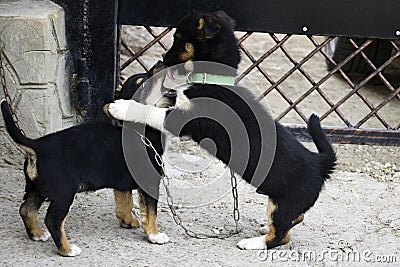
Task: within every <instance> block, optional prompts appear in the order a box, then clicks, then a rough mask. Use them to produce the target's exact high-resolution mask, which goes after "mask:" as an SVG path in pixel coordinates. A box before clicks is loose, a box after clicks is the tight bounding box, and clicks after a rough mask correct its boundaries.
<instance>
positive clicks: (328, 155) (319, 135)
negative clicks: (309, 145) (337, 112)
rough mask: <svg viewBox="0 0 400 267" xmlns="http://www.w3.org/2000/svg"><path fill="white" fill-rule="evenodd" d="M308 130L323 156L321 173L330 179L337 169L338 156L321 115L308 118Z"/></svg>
mask: <svg viewBox="0 0 400 267" xmlns="http://www.w3.org/2000/svg"><path fill="white" fill-rule="evenodd" d="M308 131H309V133H310V135H311V137H312V139H313V141H314V143H315V145H316V147H317V149H318V152H319V155H320V157H321V164H322V166H321V167H322V168H321V175H322V176H323V177H324V178H325V179H328V178H329V177H330V176H329V175H330V174H331V173H332V172H333V170H334V169H335V166H336V161H337V158H336V153H335V151H334V150H333V147H332V145H331V143H330V142H329V140H328V138H327V137H326V135H325V133H324V131H323V130H322V128H321V123H320V120H319V117H318V116H317V115H315V114H312V115H311V116H310V118H309V119H308Z"/></svg>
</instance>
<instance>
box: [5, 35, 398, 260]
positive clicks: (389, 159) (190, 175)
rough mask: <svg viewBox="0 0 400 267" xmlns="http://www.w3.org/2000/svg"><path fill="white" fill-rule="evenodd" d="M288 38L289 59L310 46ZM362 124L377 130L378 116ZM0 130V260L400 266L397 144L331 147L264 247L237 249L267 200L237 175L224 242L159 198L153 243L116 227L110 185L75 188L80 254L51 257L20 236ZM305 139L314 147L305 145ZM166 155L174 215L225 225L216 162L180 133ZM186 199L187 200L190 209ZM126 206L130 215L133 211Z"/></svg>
mask: <svg viewBox="0 0 400 267" xmlns="http://www.w3.org/2000/svg"><path fill="white" fill-rule="evenodd" d="M156 30H158V31H159V29H156ZM124 31H125V34H130V36H128V42H130V43H132V44H135V45H136V46H137V47H136V48H134V49H139V48H140V46H141V42H145V41H146V40H144V39H145V35H144V32H143V31H142V32H140V31H137V32H136V33H135V34H132V28H130V29H124ZM146 38H147V37H146ZM252 38H253V39H251V40H248V41H246V42H248V43H247V45H249V46H251V47H252V48H253V50H254V51H258V50H261V48H263V47H265V46H266V45H270V44H271V42H273V41H272V40H271V39H270V38H269V39H268V38H265V37H263V36H261V35H255V36H254V37H252ZM165 42H167V43H168V42H170V41H168V40H166V41H165ZM290 45H291V48H292V50H293V51H294V52H293V53H294V55H296V57H299V56H301V55H303V54H305V53H307V51H308V50H309V49H310V45H309V43H307V42H306V41H305V40H304V39H301V38H300V39H299V38H297V37H294V38H293V41H292V42H291V43H290ZM161 53H162V49H160V48H154V49H152V50H151V51H149V52H148V53H146V55H145V56H144V60H145V61H146V62H147V63H148V65H151V64H153V63H154V62H155V60H156V58H159V55H160V54H161ZM122 58H126V56H125V55H123V56H122ZM243 64H244V65H242V66H241V68H242V69H244V68H245V67H246V64H249V62H247V61H246V60H244V63H243ZM265 64H267V65H266V66H265V67H266V68H268V69H269V70H270V71H271V72H272V73H273V75H278V74H279V73H282V72H283V71H285V68H288V66H290V65H289V64H288V62H287V61H284V60H282V58H280V57H279V56H277V57H276V58H272V59H271V61H269V62H268V63H265ZM268 64H269V65H268ZM305 67H306V66H305ZM307 68H308V70H309V71H310V72H311V73H312V74H313V75H315V77H321V75H323V74H324V73H325V72H326V69H325V67H324V61H323V59H321V58H319V59H315V60H313V61H311V62H310V63H308V64H307ZM139 71H141V70H140V68H139V67H138V66H137V65H136V66H135V65H132V66H131V67H129V68H128V69H127V70H126V71H125V72H124V73H123V74H124V75H125V76H128V75H130V74H132V73H135V72H139ZM254 75H255V76H251V77H250V78H251V79H252V80H254V81H255V83H256V84H257V86H259V87H261V88H264V87H266V86H267V85H266V84H265V82H263V81H262V80H261V79H259V78H257V77H256V76H257V74H254ZM274 79H278V76H276V77H274ZM324 86H326V90H327V91H328V92H330V93H331V96H332V97H340V96H341V95H342V94H343V93H344V91H345V90H349V89H348V88H347V87H346V85H345V84H344V83H343V81H342V80H341V79H339V78H338V77H333V78H332V79H329V80H328V82H327V83H326V84H325V85H324ZM309 87H310V84H307V81H304V79H303V78H301V76H299V75H294V77H293V79H292V80H290V81H288V82H287V83H285V84H283V85H282V88H285V90H287V92H290V93H292V94H293V96H295V95H298V94H299V93H300V92H301V90H303V91H304V88H309ZM333 88H335V89H334V91H332V90H333ZM337 88H339V89H337ZM341 89H343V91H342V90H341ZM363 92H364V93H365V94H367V95H368V97H370V98H371V99H372V100H371V101H374V103H378V102H379V101H381V99H382V98H383V97H384V96H385V94H387V92H386V91H385V90H384V89H382V88H378V87H376V86H372V85H371V86H368V87H367V88H365V89H364V91H363ZM274 97H276V99H275V98H272V99H269V103H270V106H271V109H272V110H273V112H274V113H279V111H281V110H282V109H284V108H285V107H286V106H287V104H285V103H283V102H282V100H277V99H280V98H278V96H277V95H275V96H274ZM316 99H318V97H317V96H315V97H314V98H310V102H306V103H304V105H303V107H302V108H304V110H305V114H306V115H308V114H309V113H311V112H313V111H315V112H318V113H320V110H319V109H320V107H322V106H320V104H318V103H319V102H316V101H317V100H316ZM318 101H320V99H319V100H318ZM398 108H399V105H398V103H397V102H393V103H390V106H389V107H388V108H387V109H386V111H387V112H385V113H384V115H385V118H386V119H387V120H388V121H390V122H391V123H393V124H395V123H398V122H399V116H398V112H393V110H396V109H397V110H398ZM362 109H363V108H360V106H359V104H358V102H357V101H356V102H353V103H349V104H348V105H346V106H344V108H343V110H344V112H345V113H346V115H348V116H350V117H351V119H352V120H354V121H355V120H357V118H358V116H359V114H360V113H361V112H362ZM390 111H392V112H390ZM296 116H297V115H296V114H293V113H290V114H289V116H288V118H287V120H286V121H285V122H294V123H298V122H299V120H298V118H297V117H296ZM326 123H327V124H329V125H338V124H340V121H339V120H337V118H335V117H334V116H332V118H329V117H328V119H327V121H326ZM367 126H371V127H376V126H377V124H376V121H371V122H369V124H367ZM378 126H379V125H378ZM0 133H2V134H0V142H1V150H0V153H1V154H0V174H1V177H2V182H1V183H0V204H1V209H0V218H1V219H0V235H1V236H2V238H3V242H1V243H0V265H1V266H27V265H34V266H56V265H57V266H59V265H62V266H127V265H128V266H183V265H184V266H190V265H192V266H250V265H251V266H270V265H271V262H273V263H274V266H338V265H340V266H365V265H366V263H375V264H376V265H378V266H388V265H393V266H396V265H398V264H399V263H400V253H399V251H400V241H399V237H400V204H399V199H400V157H399V155H400V148H396V147H379V146H358V145H335V149H336V151H337V154H338V158H339V165H338V168H337V171H336V172H335V173H334V175H333V176H332V178H331V179H330V180H329V181H327V183H326V186H325V189H324V190H323V191H322V193H321V195H320V198H319V200H318V201H317V203H316V204H315V206H314V207H313V208H312V209H311V210H310V211H309V212H307V213H306V217H305V220H304V222H302V223H300V224H299V225H298V226H296V227H295V228H294V229H293V231H292V241H291V242H290V243H289V244H288V245H285V246H282V247H279V248H276V249H273V250H270V251H261V252H258V251H242V250H239V249H238V248H236V243H237V242H238V241H239V240H241V239H243V238H248V237H254V236H257V235H258V228H259V227H260V226H263V225H265V224H266V223H267V218H266V206H267V203H268V199H267V197H265V196H262V195H258V194H256V193H255V190H254V188H251V187H250V186H249V185H247V184H245V183H243V182H242V183H240V184H239V206H240V215H241V220H240V226H241V227H242V232H241V233H240V234H238V235H236V236H232V237H231V238H227V239H224V240H220V239H205V240H197V239H193V238H190V237H188V236H187V235H185V233H184V231H183V230H182V229H181V228H179V227H178V226H177V225H176V224H175V222H174V221H173V219H172V217H171V213H170V212H169V210H168V207H167V205H166V204H165V201H164V200H165V199H164V198H162V199H161V201H160V205H159V217H158V222H159V226H160V228H161V230H162V231H163V232H165V233H167V234H168V235H169V237H170V239H171V242H170V243H168V244H165V245H154V244H150V243H149V242H148V241H147V239H146V236H145V235H144V233H143V230H142V229H133V230H127V229H123V228H120V227H119V225H118V223H117V220H116V218H115V215H114V201H113V195H112V191H111V190H108V189H105V190H100V191H97V192H92V193H81V194H78V195H77V196H76V199H75V202H74V205H73V207H72V208H71V212H70V214H69V216H68V219H67V223H66V232H67V236H68V238H69V240H70V241H71V243H73V244H76V245H78V246H79V247H80V248H81V249H82V254H81V255H80V256H78V257H75V258H63V257H60V256H58V254H57V252H56V250H55V245H54V243H53V242H52V241H48V242H34V241H31V240H30V239H29V238H28V236H27V234H26V233H25V229H24V226H23V223H22V220H21V218H20V216H19V214H18V209H19V205H20V203H21V201H22V196H23V190H24V181H23V173H22V169H21V168H22V162H23V156H22V154H21V153H19V152H18V151H17V149H16V147H15V145H14V144H13V143H12V142H11V141H10V139H9V138H8V137H7V136H6V135H5V134H4V132H3V131H1V132H0ZM306 146H307V147H309V148H310V149H313V150H314V149H315V148H314V147H313V145H312V144H309V143H307V144H306ZM165 159H166V162H167V163H168V164H167V172H168V174H169V175H170V177H171V184H172V187H173V190H172V192H173V195H174V199H175V200H176V203H181V205H180V206H181V207H180V208H179V209H178V212H179V214H180V215H181V216H182V219H183V221H184V223H185V224H186V225H187V226H188V227H190V228H191V229H193V230H195V231H199V232H205V233H217V232H219V233H225V232H226V231H229V230H232V229H233V228H234V222H233V219H232V198H231V195H230V193H229V185H228V184H227V183H229V180H227V179H228V178H229V177H227V176H226V169H225V167H224V166H223V164H221V163H220V162H218V161H216V160H214V159H212V158H210V157H209V156H208V155H207V154H206V153H204V152H203V151H201V150H200V149H198V147H197V146H195V145H194V144H193V143H192V142H189V141H186V140H173V143H172V145H171V146H169V149H168V152H167V154H166V156H165ZM184 170H186V171H184ZM215 180H221V181H222V182H223V183H221V184H222V185H223V184H224V183H225V185H226V186H227V187H225V188H222V187H216V186H214V184H212V182H213V181H215ZM211 189H212V190H211ZM161 191H163V190H161ZM136 203H137V202H136ZM190 205H191V206H192V207H188V206H190ZM46 208H47V204H45V205H44V206H43V207H42V209H41V211H42V212H41V213H40V221H41V222H42V221H43V217H44V214H45V210H46ZM133 212H134V213H135V214H136V215H137V214H138V213H139V211H138V208H137V207H135V208H134V210H133ZM378 262H381V263H378Z"/></svg>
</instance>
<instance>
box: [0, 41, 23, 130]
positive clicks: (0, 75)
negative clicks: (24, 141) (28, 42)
mask: <svg viewBox="0 0 400 267" xmlns="http://www.w3.org/2000/svg"><path fill="white" fill-rule="evenodd" d="M0 79H1V85H2V87H3V92H4V97H5V98H6V100H7V102H8V104H9V106H10V110H11V115H12V117H13V119H14V122H15V125H16V126H17V128H18V129H19V130H20V132H21V133H22V134H23V135H25V132H24V131H23V130H22V128H21V127H20V126H19V120H18V117H17V114H16V113H15V110H14V109H13V105H12V100H11V96H10V93H9V92H8V89H7V84H6V73H5V71H4V65H3V49H1V48H0Z"/></svg>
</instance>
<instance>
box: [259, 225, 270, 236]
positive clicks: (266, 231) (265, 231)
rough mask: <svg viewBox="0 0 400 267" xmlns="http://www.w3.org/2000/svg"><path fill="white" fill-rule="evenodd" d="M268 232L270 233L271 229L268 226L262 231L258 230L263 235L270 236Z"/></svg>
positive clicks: (262, 228) (261, 228)
mask: <svg viewBox="0 0 400 267" xmlns="http://www.w3.org/2000/svg"><path fill="white" fill-rule="evenodd" d="M268 231H269V227H268V226H267V225H266V226H263V227H260V229H258V232H259V233H260V234H262V235H266V234H268Z"/></svg>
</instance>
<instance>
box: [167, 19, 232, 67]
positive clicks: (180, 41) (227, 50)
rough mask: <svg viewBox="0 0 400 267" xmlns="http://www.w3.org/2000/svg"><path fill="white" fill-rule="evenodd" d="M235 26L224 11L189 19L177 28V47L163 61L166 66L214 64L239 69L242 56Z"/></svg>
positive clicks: (175, 41) (175, 35) (175, 44)
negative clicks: (197, 63) (199, 63)
mask: <svg viewBox="0 0 400 267" xmlns="http://www.w3.org/2000/svg"><path fill="white" fill-rule="evenodd" d="M234 26H235V21H234V20H233V19H232V18H230V17H229V16H228V15H227V14H226V13H225V12H223V11H217V12H214V13H206V12H194V13H192V14H190V15H187V16H186V17H184V18H183V19H182V20H181V21H180V22H179V24H178V26H177V29H176V32H175V34H174V43H173V45H172V47H171V49H170V50H169V51H168V52H167V53H166V55H165V57H164V63H165V65H167V66H173V65H177V64H180V63H185V62H187V61H212V62H218V63H222V64H225V65H228V66H231V67H232V68H235V69H237V67H238V64H239V62H240V53H239V50H238V46H237V39H236V37H235V35H234V32H233V28H234Z"/></svg>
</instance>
